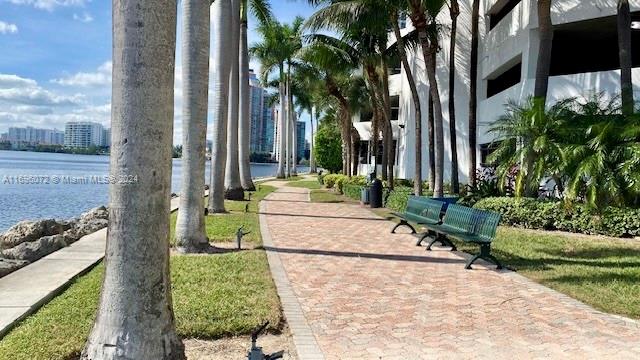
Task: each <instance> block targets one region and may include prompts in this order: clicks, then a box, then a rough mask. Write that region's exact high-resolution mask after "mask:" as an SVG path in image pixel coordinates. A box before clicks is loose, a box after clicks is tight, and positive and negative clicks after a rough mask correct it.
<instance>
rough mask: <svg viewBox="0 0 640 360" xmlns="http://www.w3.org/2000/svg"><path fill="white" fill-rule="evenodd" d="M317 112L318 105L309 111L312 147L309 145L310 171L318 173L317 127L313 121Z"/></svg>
mask: <svg viewBox="0 0 640 360" xmlns="http://www.w3.org/2000/svg"><path fill="white" fill-rule="evenodd" d="M315 114H316V107H315V106H312V107H311V111H309V116H310V120H309V123H310V126H309V127H310V128H311V143H310V147H309V173H311V174H316V173H317V172H318V168H317V165H316V155H315V151H316V150H315V144H314V142H315V128H314V126H315V125H314V123H313V116H314V115H315Z"/></svg>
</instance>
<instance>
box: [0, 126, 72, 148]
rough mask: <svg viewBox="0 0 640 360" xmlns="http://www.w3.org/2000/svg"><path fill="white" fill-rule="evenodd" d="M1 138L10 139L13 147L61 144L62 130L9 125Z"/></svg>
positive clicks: (62, 141) (62, 139)
mask: <svg viewBox="0 0 640 360" xmlns="http://www.w3.org/2000/svg"><path fill="white" fill-rule="evenodd" d="M3 135H4V136H3V140H5V141H10V142H11V143H12V145H13V146H14V147H20V146H22V145H62V144H63V143H64V132H63V131H60V130H56V129H37V128H34V127H31V126H27V127H22V128H20V127H10V128H9V131H8V132H7V133H6V134H3Z"/></svg>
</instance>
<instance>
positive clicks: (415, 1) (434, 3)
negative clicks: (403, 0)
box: [408, 0, 445, 197]
mask: <svg viewBox="0 0 640 360" xmlns="http://www.w3.org/2000/svg"><path fill="white" fill-rule="evenodd" d="M408 3H409V10H410V12H409V17H410V18H411V22H412V23H413V26H414V27H415V28H416V31H417V33H418V40H419V41H420V46H421V48H422V56H423V58H424V62H425V67H426V70H427V78H428V80H429V92H430V95H431V98H432V99H433V115H434V117H433V122H434V140H435V144H434V145H435V184H434V188H433V196H434V197H442V196H443V194H444V193H443V187H442V185H443V178H444V132H443V125H442V124H443V121H442V102H441V100H440V90H439V87H438V82H437V78H436V56H435V55H436V53H437V51H438V36H437V31H438V26H437V23H436V17H437V16H438V14H439V13H440V11H441V9H442V7H443V6H444V3H445V1H444V0H429V1H428V0H408Z"/></svg>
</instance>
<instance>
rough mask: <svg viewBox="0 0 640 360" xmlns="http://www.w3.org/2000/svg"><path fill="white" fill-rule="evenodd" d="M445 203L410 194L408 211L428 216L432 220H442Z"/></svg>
mask: <svg viewBox="0 0 640 360" xmlns="http://www.w3.org/2000/svg"><path fill="white" fill-rule="evenodd" d="M443 206H444V203H443V202H441V201H437V200H433V199H430V198H425V197H420V196H413V195H412V196H409V201H408V202H407V210H406V212H407V213H409V214H412V215H416V216H419V217H423V218H426V219H428V220H430V221H440V216H441V212H442V207H443Z"/></svg>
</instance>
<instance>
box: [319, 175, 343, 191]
mask: <svg viewBox="0 0 640 360" xmlns="http://www.w3.org/2000/svg"><path fill="white" fill-rule="evenodd" d="M340 176H342V175H340V174H329V175H326V176H325V177H324V178H323V179H322V181H323V182H324V185H325V186H326V187H327V189H332V188H333V186H334V185H335V184H336V181H337V180H338V177H340Z"/></svg>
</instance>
